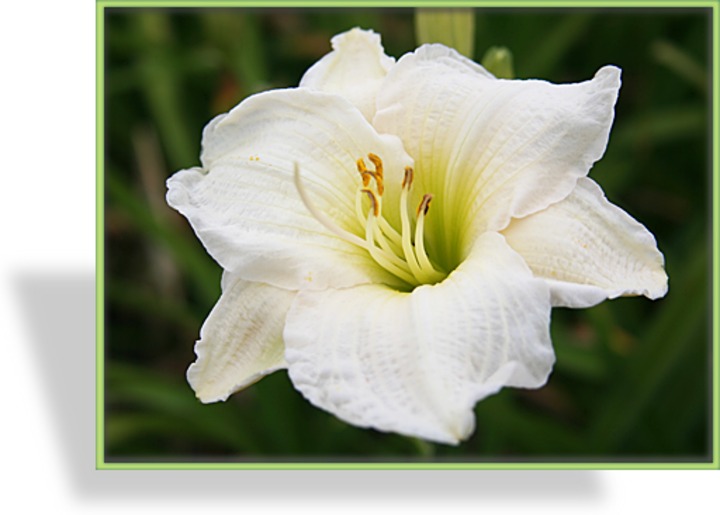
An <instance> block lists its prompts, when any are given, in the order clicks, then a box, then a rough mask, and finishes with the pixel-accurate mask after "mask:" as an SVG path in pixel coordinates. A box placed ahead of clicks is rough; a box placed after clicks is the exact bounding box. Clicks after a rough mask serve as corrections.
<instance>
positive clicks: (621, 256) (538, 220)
mask: <svg viewBox="0 0 720 515" xmlns="http://www.w3.org/2000/svg"><path fill="white" fill-rule="evenodd" d="M503 233H504V234H505V237H506V239H507V242H508V243H509V244H510V246H511V247H512V248H513V249H515V250H516V251H517V252H518V253H519V254H520V255H521V256H523V258H525V261H526V262H527V263H528V265H529V266H530V268H531V269H532V271H533V272H534V273H535V274H536V276H539V277H543V278H545V279H548V282H549V284H550V286H551V291H552V296H553V304H554V305H556V306H566V307H575V308H581V307H589V306H592V305H594V304H597V303H598V302H601V301H602V300H605V299H607V298H611V299H612V298H615V297H618V296H620V295H645V296H646V297H648V298H650V299H657V298H659V297H662V296H663V295H665V293H666V292H667V281H668V278H667V275H666V274H665V271H664V270H663V264H664V259H663V256H662V254H661V253H660V251H659V250H658V248H657V244H656V242H655V238H654V237H653V235H652V234H650V232H649V231H648V230H647V229H646V228H645V227H643V226H642V225H641V224H639V223H638V222H637V221H635V220H634V219H633V218H632V217H631V216H630V215H628V214H627V213H626V212H625V211H623V210H622V209H620V208H619V207H617V206H615V205H613V204H611V203H610V202H608V200H607V199H606V198H605V195H604V194H603V192H602V190H601V189H600V187H599V186H598V185H597V184H596V183H595V182H594V181H592V180H590V179H588V178H582V179H580V180H579V181H578V183H577V186H576V187H575V189H574V190H573V192H572V193H571V194H570V196H569V197H568V198H566V199H565V200H563V201H561V202H558V203H557V204H554V205H552V206H550V207H548V208H547V209H545V210H543V211H540V212H539V213H536V214H534V215H531V216H528V217H526V218H522V219H519V220H513V221H512V222H511V224H510V226H508V228H507V229H506V230H505V231H503Z"/></svg>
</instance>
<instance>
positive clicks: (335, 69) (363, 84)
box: [300, 28, 395, 120]
mask: <svg viewBox="0 0 720 515" xmlns="http://www.w3.org/2000/svg"><path fill="white" fill-rule="evenodd" d="M332 47H333V51H332V52H330V53H329V54H327V55H326V56H324V57H323V58H322V59H320V60H319V61H318V62H317V63H315V64H314V65H313V66H311V67H310V68H309V69H308V71H306V72H305V75H303V77H302V79H301V80H300V87H306V88H311V89H317V90H320V91H327V92H329V93H337V94H339V95H341V96H343V97H345V98H347V99H348V100H350V102H352V103H353V105H355V106H356V107H357V108H358V109H360V111H361V112H362V114H363V115H364V116H365V118H367V119H368V120H372V117H373V115H374V114H375V96H376V94H377V91H378V89H380V86H381V85H382V81H383V79H384V78H385V75H387V71H388V70H389V69H390V68H391V67H392V65H393V64H394V63H395V59H393V58H392V57H388V56H387V55H385V52H384V51H383V47H382V44H381V43H380V36H379V35H378V34H376V33H375V32H373V31H371V30H361V29H358V28H355V29H352V30H349V31H348V32H343V33H342V34H338V35H337V36H335V37H334V38H332Z"/></svg>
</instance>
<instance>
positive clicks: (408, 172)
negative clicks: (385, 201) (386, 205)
mask: <svg viewBox="0 0 720 515" xmlns="http://www.w3.org/2000/svg"><path fill="white" fill-rule="evenodd" d="M414 175H415V174H414V172H413V169H412V167H411V166H406V167H405V175H404V176H403V180H402V188H403V189H405V185H407V187H408V189H410V186H412V182H413V176H414Z"/></svg>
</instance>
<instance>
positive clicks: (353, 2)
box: [98, 0, 717, 9]
mask: <svg viewBox="0 0 720 515" xmlns="http://www.w3.org/2000/svg"><path fill="white" fill-rule="evenodd" d="M98 5H99V6H100V5H102V6H104V7H198V8H199V7H203V8H204V7H338V8H344V7H407V8H414V7H438V8H441V7H442V8H448V7H526V8H527V7H536V8H552V7H575V8H578V7H579V8H584V7H623V8H625V7H657V8H662V7H673V8H678V9H682V8H697V7H709V8H712V7H715V6H716V5H717V1H716V0H688V1H687V2H680V1H678V0H654V1H653V0H548V1H546V0H535V1H533V0H494V1H490V0H486V1H482V0H464V1H463V0H454V1H453V0H448V1H445V2H442V1H438V0H394V1H388V0H347V1H346V2H338V1H337V0H334V1H333V0H295V1H293V0H265V1H262V0H247V1H239V0H207V1H205V2H199V1H198V0H104V1H103V0H99V1H98Z"/></svg>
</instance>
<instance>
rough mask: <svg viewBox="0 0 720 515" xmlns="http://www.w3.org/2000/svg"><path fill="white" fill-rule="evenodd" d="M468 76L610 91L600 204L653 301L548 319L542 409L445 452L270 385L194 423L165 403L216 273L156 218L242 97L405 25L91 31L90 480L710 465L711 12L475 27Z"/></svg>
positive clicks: (391, 42)
mask: <svg viewBox="0 0 720 515" xmlns="http://www.w3.org/2000/svg"><path fill="white" fill-rule="evenodd" d="M475 13H476V46H475V59H476V60H480V59H481V57H482V55H483V53H484V52H485V50H486V49H487V48H488V47H490V46H493V45H503V46H506V47H508V48H509V49H510V50H511V51H512V52H513V55H514V62H515V73H516V76H517V77H518V78H530V77H532V78H535V77H537V78H543V79H547V80H550V81H552V82H576V81H580V80H587V79H589V78H591V77H592V76H593V74H594V73H595V71H596V70H597V69H598V68H600V67H601V66H603V65H605V64H614V65H617V66H619V67H621V68H622V69H623V86H622V89H621V91H620V98H619V101H618V104H617V109H616V118H615V125H614V128H613V131H612V134H611V137H610V142H609V145H608V149H607V152H606V155H605V157H604V158H603V159H602V160H601V161H600V162H598V163H597V164H596V165H595V167H594V168H593V170H592V171H591V177H592V178H594V179H595V180H596V181H597V182H598V183H599V184H600V185H601V186H602V187H603V189H604V190H605V192H606V194H607V196H608V198H609V199H610V200H611V201H612V202H614V203H616V204H618V205H620V206H621V207H623V208H624V209H625V210H627V211H628V212H629V213H630V214H631V215H633V216H634V217H635V218H636V219H638V220H640V221H641V222H642V223H643V224H645V225H646V226H647V227H648V228H649V229H650V231H651V232H652V233H653V234H655V236H656V238H657V240H658V245H659V248H660V250H661V251H662V252H663V253H664V254H665V258H666V264H667V271H668V275H669V277H670V290H669V293H668V295H667V296H666V297H665V298H664V299H662V300H659V301H655V302H651V301H648V300H647V299H644V298H622V299H618V300H614V301H610V302H606V303H603V304H601V305H599V306H597V307H595V308H592V309H588V310H580V311H572V310H564V309H556V310H554V311H553V321H552V336H553V343H554V346H555V349H556V353H557V364H556V366H555V369H554V372H553V374H552V375H551V377H550V380H549V382H548V384H547V386H545V387H544V388H542V389H540V390H533V391H524V390H516V389H506V390H503V391H501V392H500V393H499V394H498V395H495V396H493V397H490V398H488V399H486V400H484V401H482V402H480V403H479V404H478V406H477V408H476V414H477V430H476V432H475V434H474V436H473V437H472V438H471V439H470V440H468V441H467V442H464V443H463V444H461V445H459V446H457V447H451V446H445V445H434V444H429V443H426V442H423V441H419V440H415V439H409V438H405V437H402V436H398V435H394V434H383V433H379V432H375V431H372V430H364V429H358V428H355V427H352V426H349V425H347V424H345V423H343V422H341V421H339V420H337V419H336V418H334V417H333V416H332V415H329V414H327V413H325V412H323V411H320V410H318V409H316V408H314V407H313V406H311V405H310V404H309V403H307V402H306V401H305V400H304V399H303V398H302V396H301V395H300V394H299V393H298V392H296V391H295V390H294V389H293V387H292V385H291V384H290V382H289V380H288V379H287V375H286V373H285V372H284V371H281V372H277V373H275V374H273V375H271V376H269V377H267V378H265V379H263V380H262V381H260V382H259V383H257V384H256V385H254V386H252V387H250V388H248V389H247V390H245V391H243V392H241V393H238V394H235V395H233V396H232V397H231V398H230V399H229V400H228V401H227V402H225V403H220V404H213V405H202V404H200V403H199V401H197V400H196V399H195V396H194V394H193V392H192V390H191V389H190V387H189V386H188V385H187V383H186V382H185V377H184V376H185V370H186V369H187V366H188V365H189V364H190V363H191V362H192V361H194V353H193V344H194V342H195V340H196V339H197V338H198V332H199V328H200V326H201V324H202V322H203V320H204V319H205V317H206V316H207V314H208V312H209V311H210V309H211V308H212V306H213V304H214V303H215V301H216V300H217V298H218V297H219V294H220V268H219V267H218V266H217V265H216V264H215V263H214V262H213V261H212V260H211V259H210V258H209V257H208V256H207V254H206V253H205V251H204V249H203V248H202V245H201V244H200V243H199V241H198V240H197V239H196V238H195V236H194V234H193V233H192V230H191V229H190V228H189V226H188V224H187V222H186V221H185V220H184V219H183V218H182V217H181V216H179V215H178V214H177V213H175V212H174V211H172V210H171V209H170V208H168V207H167V205H166V204H165V200H164V196H165V185H164V182H165V180H166V178H167V177H169V176H170V175H172V173H174V172H175V171H176V170H179V169H181V168H188V167H191V166H194V165H196V164H198V163H199V157H198V156H199V152H200V134H201V131H202V128H203V126H204V125H205V124H206V123H207V122H208V121H209V120H210V119H211V118H212V117H213V116H215V115H216V114H218V113H221V112H224V111H227V110H228V109H230V108H231V107H232V106H234V105H235V104H236V103H238V102H239V101H240V100H242V99H243V98H244V97H246V96H248V95H250V94H253V93H256V92H258V91H262V90H265V89H269V88H275V87H291V86H295V85H297V83H298V81H299V79H300V77H301V75H302V73H303V72H304V71H305V70H306V69H307V68H308V67H309V66H310V65H311V64H312V63H314V62H315V61H316V60H317V59H318V58H320V57H321V56H322V55H324V54H325V53H327V52H328V51H329V50H330V43H329V41H330V38H331V37H332V36H333V35H335V34H337V33H339V32H343V31H345V30H348V29H349V28H352V27H354V26H360V27H363V28H372V29H374V30H375V31H376V32H379V33H380V34H381V35H382V38H383V44H384V46H385V51H386V53H387V54H388V55H392V56H395V57H400V56H401V55H402V54H403V53H405V52H408V51H411V50H413V49H414V48H415V46H416V42H415V32H414V27H413V11H412V10H409V9H406V10H392V9H334V10H333V9H293V10H290V9H263V10H257V9H187V10H169V9H164V10H154V9H125V8H122V9H121V8H108V9H106V10H105V20H104V31H105V32H104V37H105V39H104V48H105V71H104V92H100V93H101V94H104V98H105V116H104V122H105V126H104V136H105V170H104V178H105V271H104V272H105V277H104V281H105V367H104V378H105V408H106V412H105V414H104V416H105V420H104V428H105V434H104V438H105V452H106V456H105V459H106V461H108V462H110V461H115V462H117V461H131V462H135V461H137V462H151V461H183V462H185V461H262V462H272V461H303V462H313V461H320V462H322V461H368V460H370V461H374V460H391V461H476V462H499V461H503V462H507V461H540V462H547V461H552V462H557V461H582V462H588V461H598V462H607V461H642V462H654V461H673V462H675V461H709V459H710V456H709V453H710V447H711V442H710V437H711V434H710V428H709V424H710V413H711V411H710V405H709V402H710V395H709V389H710V384H711V372H712V371H711V368H710V367H711V354H710V352H711V348H710V344H711V336H710V324H711V322H712V317H711V316H710V300H711V299H710V294H711V287H710V277H711V276H710V269H709V266H710V259H709V256H710V223H709V220H710V206H711V197H710V195H711V187H710V176H711V171H710V151H711V142H710V137H709V134H710V126H709V124H710V97H709V92H710V91H711V86H710V84H709V79H708V76H709V75H708V72H709V70H710V69H711V67H710V64H711V63H710V59H711V55H710V51H709V38H710V34H711V31H710V11H709V10H701V9H694V10H692V9H667V10H657V9H637V10H630V9H619V10H591V9H566V10H550V9H537V10H527V9H522V10H511V9H506V10H494V9H477V10H476V11H475Z"/></svg>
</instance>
